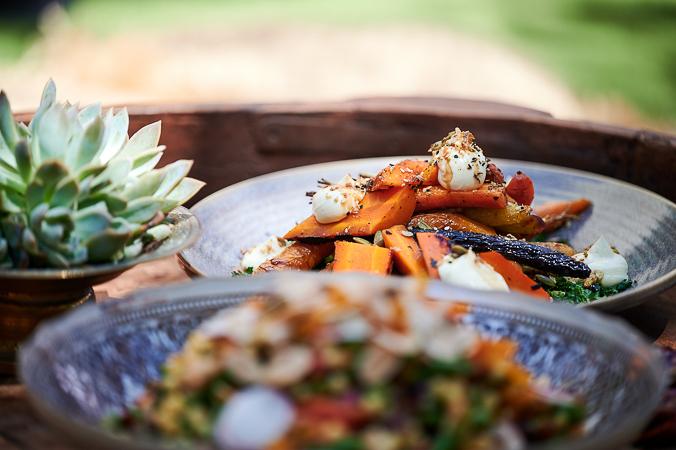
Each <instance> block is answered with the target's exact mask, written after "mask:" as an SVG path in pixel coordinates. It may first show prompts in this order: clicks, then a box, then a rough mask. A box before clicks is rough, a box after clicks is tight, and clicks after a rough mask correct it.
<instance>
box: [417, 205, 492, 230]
mask: <svg viewBox="0 0 676 450" xmlns="http://www.w3.org/2000/svg"><path fill="white" fill-rule="evenodd" d="M491 211H500V210H497V209H496V210H491ZM408 224H409V226H411V227H421V226H423V227H424V226H425V225H427V226H428V227H432V228H437V229H440V230H442V229H445V228H446V227H448V229H450V230H456V231H471V232H473V233H482V234H495V230H494V229H493V228H491V227H489V226H488V225H484V224H483V223H480V222H477V221H476V220H472V219H470V218H469V217H465V216H463V215H462V214H456V213H451V212H445V211H439V212H432V213H422V214H416V215H415V216H413V218H412V219H411V221H410V222H409V223H408Z"/></svg>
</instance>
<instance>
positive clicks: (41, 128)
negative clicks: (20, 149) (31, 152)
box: [36, 104, 71, 161]
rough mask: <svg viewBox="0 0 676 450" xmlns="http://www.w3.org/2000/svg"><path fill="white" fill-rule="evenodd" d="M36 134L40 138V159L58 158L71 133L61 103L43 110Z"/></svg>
mask: <svg viewBox="0 0 676 450" xmlns="http://www.w3.org/2000/svg"><path fill="white" fill-rule="evenodd" d="M36 134H37V136H38V138H39V139H40V161H45V160H48V159H56V158H58V157H59V155H60V154H61V153H62V152H63V151H64V149H65V148H66V147H67V146H68V139H69V138H70V134H71V132H70V130H69V123H68V116H67V115H66V111H65V110H64V109H63V107H62V106H61V105H58V104H55V105H52V106H51V107H50V108H49V109H48V110H47V111H45V113H44V115H43V116H42V119H41V120H40V124H39V125H38V128H37V130H36Z"/></svg>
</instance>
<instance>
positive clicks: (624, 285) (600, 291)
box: [541, 277, 633, 304]
mask: <svg viewBox="0 0 676 450" xmlns="http://www.w3.org/2000/svg"><path fill="white" fill-rule="evenodd" d="M554 280H555V283H554V284H553V285H551V286H549V285H547V284H544V283H541V284H542V287H543V288H544V290H546V291H547V292H548V293H549V295H551V296H552V298H553V299H554V300H564V301H569V302H571V303H576V304H577V303H588V302H591V301H594V300H597V299H599V298H601V297H608V296H611V295H615V294H618V293H620V292H622V291H625V290H627V289H629V288H630V287H631V286H632V284H633V283H632V282H631V280H624V281H623V282H621V283H619V284H616V285H615V286H611V287H603V286H601V285H600V284H593V285H591V286H589V287H585V286H584V284H583V281H582V280H574V279H570V278H566V277H555V278H554Z"/></svg>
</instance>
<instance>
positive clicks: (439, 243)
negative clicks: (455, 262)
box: [415, 233, 451, 278]
mask: <svg viewBox="0 0 676 450" xmlns="http://www.w3.org/2000/svg"><path fill="white" fill-rule="evenodd" d="M415 237H416V239H418V245H420V250H421V251H422V254H423V259H424V260H425V266H427V274H428V275H429V276H430V277H431V278H439V269H438V266H439V264H440V263H441V260H442V259H444V256H446V255H448V254H449V253H450V252H451V247H450V244H449V243H448V240H447V239H445V238H444V237H442V236H439V235H438V234H436V233H416V235H415Z"/></svg>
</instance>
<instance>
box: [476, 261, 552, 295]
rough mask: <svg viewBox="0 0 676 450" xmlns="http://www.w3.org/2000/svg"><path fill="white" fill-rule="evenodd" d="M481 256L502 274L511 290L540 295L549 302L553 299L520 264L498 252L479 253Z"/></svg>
mask: <svg viewBox="0 0 676 450" xmlns="http://www.w3.org/2000/svg"><path fill="white" fill-rule="evenodd" d="M479 257H480V258H481V259H482V260H483V261H485V262H486V263H487V264H489V265H490V266H491V267H493V269H494V270H495V271H496V272H497V273H499V274H500V275H502V278H504V279H505V282H506V283H507V286H509V288H510V289H511V290H513V291H518V292H522V293H524V294H527V295H530V296H533V297H538V298H540V299H544V300H546V301H548V302H551V301H552V299H551V297H550V296H549V294H548V293H547V291H545V290H544V289H542V287H541V286H540V285H539V284H537V283H536V282H535V281H533V280H532V279H531V278H529V277H528V276H527V275H526V274H525V273H523V270H521V266H520V265H519V264H517V263H515V262H514V261H510V260H508V259H507V258H505V257H504V256H502V255H501V254H500V253H498V252H484V253H479Z"/></svg>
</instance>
